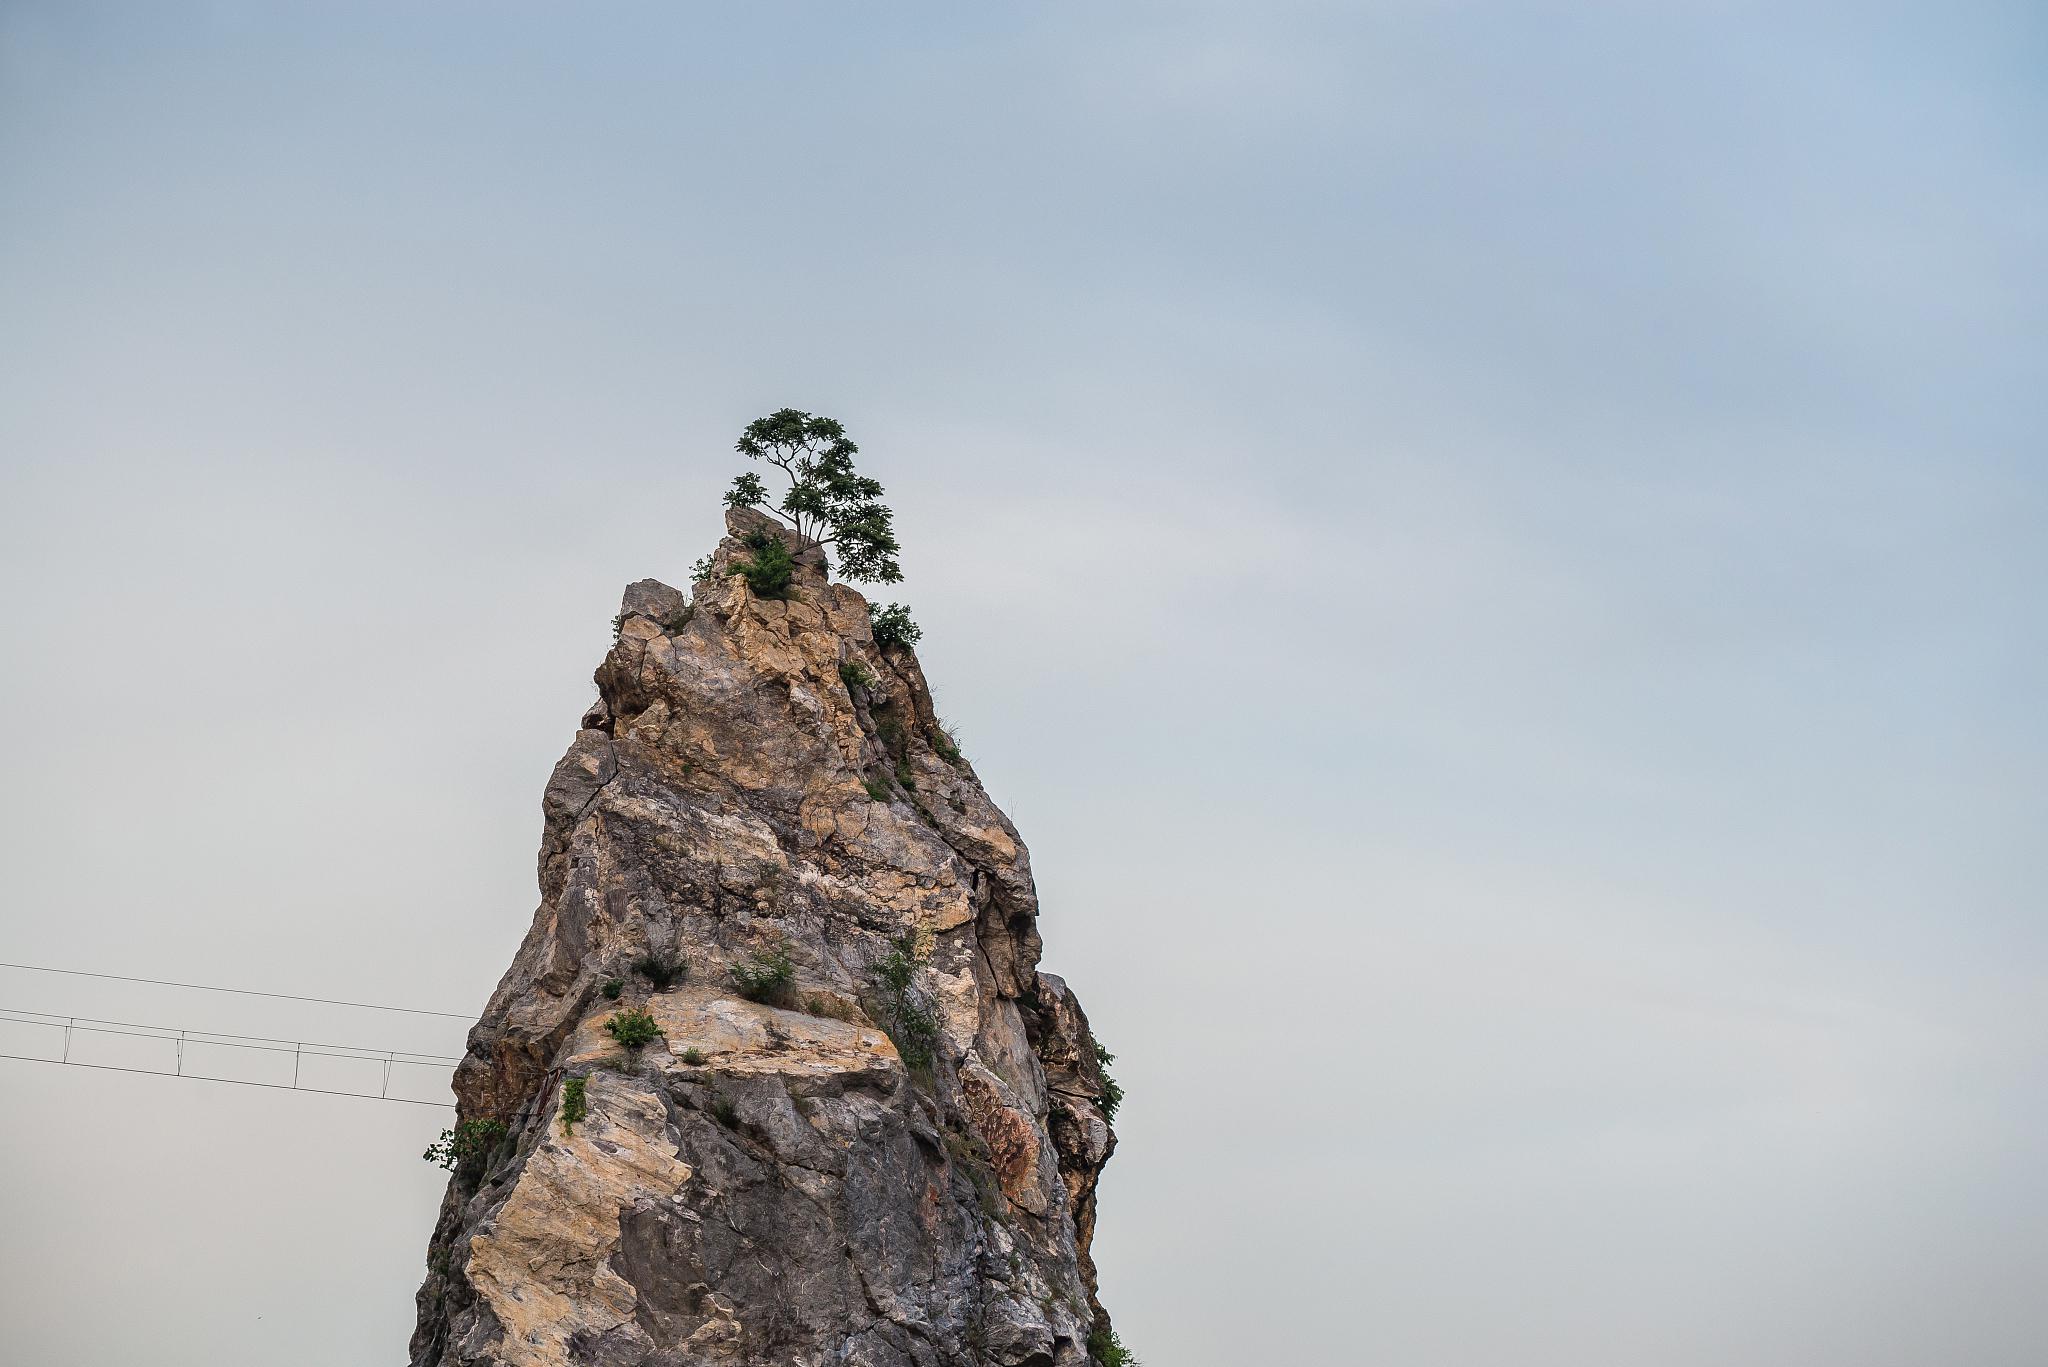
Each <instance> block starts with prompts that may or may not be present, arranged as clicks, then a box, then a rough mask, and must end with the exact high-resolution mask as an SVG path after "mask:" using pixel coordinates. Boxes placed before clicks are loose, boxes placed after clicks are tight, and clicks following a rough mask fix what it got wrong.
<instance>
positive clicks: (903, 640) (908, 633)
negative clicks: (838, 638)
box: [868, 603, 924, 646]
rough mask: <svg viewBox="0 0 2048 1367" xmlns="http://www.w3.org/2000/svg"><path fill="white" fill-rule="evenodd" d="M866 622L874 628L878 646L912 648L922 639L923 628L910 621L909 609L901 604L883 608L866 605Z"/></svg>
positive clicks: (892, 604)
mask: <svg viewBox="0 0 2048 1367" xmlns="http://www.w3.org/2000/svg"><path fill="white" fill-rule="evenodd" d="M868 621H869V622H870V623H871V624H872V625H873V627H874V632H875V644H876V645H878V646H914V645H916V644H917V643H918V642H919V641H920V640H922V639H924V628H923V627H921V626H919V625H918V624H917V623H915V622H913V621H911V620H910V609H909V608H907V607H904V606H903V604H901V603H891V604H889V606H888V607H885V608H878V607H876V606H875V605H874V604H873V603H870V604H868Z"/></svg>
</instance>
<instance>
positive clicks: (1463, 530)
mask: <svg viewBox="0 0 2048 1367" xmlns="http://www.w3.org/2000/svg"><path fill="white" fill-rule="evenodd" d="M2044 41H2048V20H2044V18H2043V12H2042V10H2041V9H2040V7H2039V6H2038V5H2036V4H2010V5H1998V4H1978V3H1970V2H1969V0H1956V2H1952V3H1943V4H1922V5H1897V4H1885V3H1878V4H1870V3H1863V4H1846V3H1843V4H1832V5H1814V4H1801V3H1796V2H1794V3H1787V0H1772V2H1771V3H1755V4H1744V3H1732V2H1731V3H1716V2H1715V0H1697V2H1696V3H1685V4H1679V3H1670V4H1660V3H1654V0H1611V2H1610V3H1600V2H1599V0H1595V2H1594V3H1586V2H1585V0H1577V2H1576V3H1556V4H1545V3H1528V4H1516V3H1494V4H1463V3H1456V2H1455V0H1434V2H1432V0H1399V2H1397V3H1387V4H1353V5H1341V4H1315V3H1293V2H1291V0H1259V3H1245V4H1242V5H1226V4H1212V3H1199V0H1178V2H1177V3H1147V2H1145V0H1125V2H1124V3H1118V4H1083V3H1065V2H1064V0H1053V2H1051V3H1028V4H1024V3H1002V4H974V5H962V4H958V3H944V4H919V5H912V4H892V3H875V4H858V5H856V4H827V3H812V4H808V5H789V4H747V5H739V4H718V5H683V4H668V3H662V4H646V5H626V4H609V5H601V6H564V5H555V4H538V3H536V4H507V3H490V4H484V3H435V4H420V3H406V4H364V3H349V4H341V3H330V4H323V5H299V4H281V3H269V4H241V3H212V4H181V3H169V2H168V0H147V3H138V4H135V5H131V6H114V5H105V4H95V3H77V0H65V2H64V3H57V0H47V2H38V0H6V2H5V3H0V462H4V472H0V575H4V594H0V658H4V660H5V661H6V666H5V669H4V672H0V749H4V752H5V753H6V755H7V756H8V766H7V767H8V771H9V774H10V781H9V782H7V783H6V784H5V785H4V789H0V858H4V866H5V868H6V869H7V870H8V873H9V879H8V887H7V894H6V898H5V908H4V911H0V960H7V961H10V962H25V963H31V964H43V965H55V966H59V967H69V968H83V969H93V970H98V971H103V972H111V973H121V974H130V975H141V976H151V977H163V978H174V979H184V980H191V981H197V982H202V983H217V984H226V985H229V986H242V987H255V988H263V989H267V990H272V991H281V992H286V993H295V994H302V995H315V996H333V997H345V998H350V999H359V1000H367V1001H372V1002H385V1003H396V1004H400V1005H411V1006H417V1007H426V1008H431V1009H437V1010H445V1011H451V1012H458V1013H462V1014H464V1015H473V1014H474V1013H475V1012H476V1011H477V1010H478V1009H479V1008H480V1006H481V1004H482V1002H483V1000H484V997H485V995H486V994H487V992H488V991H489V989H490V988H491V986H492V985H493V984H494V983H495V981H496V979H497V977H498V975H499V973H500V972H501V971H502V970H503V968H504V967H505V965H506V963H507V962H508V961H509V959H510V956H511V954H512V951H513V948H514V946H515V945H516V943H517V942H518V940H519V938H520V936H521V934H522V933H523V932H524V930H525V928H526V926H527V923H528V921H529V918H530V916H531V913H532V910H533V904H534V901H535V898H536V891H535V888H534V874H533V867H534V852H535V847H536V844H537V841H538V836H539V829H540V811H539V803H540V791H541V785H542V783H543V782H544V781H545V779H546V776H547V774H548V771H549V769H550V767H551V766H552V765H553V763H554V761H555V759H556V758H557V757H558V756H559V755H560V753H561V751H562V750H563V748H564V747H565V746H566V745H567V743H568V741H569V739H570V737H571V735H572V733H573V730H574V727H575V724H576V719H577V716H578V715H579V713H580V712H581V711H582V710H583V708H584V706H585V705H586V703H587V702H588V701H589V699H590V698H591V696H592V695H593V690H592V686H591V683H590V672H591V669H592V668H593V667H594V666H595V665H596V663H597V661H598V659H599V658H600V656H601V654H602V652H603V650H604V648H605V646H606V644H607V641H608V632H609V625H608V624H609V619H610V618H611V615H612V613H613V612H615V611H616V610H617V609H616V604H617V600H618V592H619V589H620V587H621V586H622V585H623V584H624V583H625V582H627V581H628V580H631V579H636V578H639V577H642V576H645V575H654V576H659V577H662V578H666V579H667V580H669V581H670V582H672V583H681V582H683V581H684V580H685V579H686V578H687V571H688V566H689V565H690V563H691V562H692V561H693V560H695V559H696V558H697V557H698V556H699V555H701V554H702V553H703V552H704V551H705V550H706V549H708V548H709V546H710V544H711V542H712V541H713V539H714V538H715V537H716V535H717V532H718V509H717V499H718V494H719V491H720V490H721V488H722V487H723V486H724V484H725V483H726V482H727V481H728V480H729V479H730V477H731V476H732V474H733V473H735V472H736V470H737V469H739V468H740V467H741V466H742V464H743V462H741V461H740V460H739V458H738V457H736V456H735V455H733V453H732V451H731V443H732V441H733V439H734V437H735V436H736V434H737V430H738V428H739V427H740V426H741V425H742V424H743V423H745V422H746V421H747V420H749V419H750V418H753V417H755V416H758V415H759V414H761V413H763V412H766V411H767V410H769V409H772V408H776V407H780V406H783V405H794V406H797V407H803V408H809V409H813V410H816V411H821V412H825V413H829V414H832V415H834V416H837V417H839V418H841V419H843V420H844V421H845V422H846V423H847V424H848V426H849V427H850V429H851V431H852V433H853V435H854V436H855V438H856V439H857V440H859V441H860V442H861V444H862V447H863V462H864V464H865V465H866V467H867V468H868V469H869V470H870V471H871V472H872V473H873V474H874V475H876V476H877V477H879V478H880V479H882V480H883V481H885V482H886V483H887V485H888V487H889V492H890V494H891V495H892V502H893V503H894V504H895V506H896V508H897V510H898V515H899V525H900V531H901V534H902V538H903V541H904V545H905V552H904V556H903V559H904V564H905V567H906V570H907V573H908V578H907V580H906V582H905V583H904V584H903V585H902V586H900V592H891V593H889V594H887V595H886V596H889V597H900V598H902V599H903V600H904V601H907V602H909V603H910V604H912V605H913V607H914V609H915V611H916V614H917V616H918V619H919V620H920V621H921V622H922V623H923V625H924V627H925V630H926V635H925V641H924V645H923V647H922V652H921V653H922V656H923V659H924V663H925V667H926V670H927V672H928V674H929V675H930V677H931V680H932V682H933V685H934V687H935V689H936V691H937V693H938V697H939V701H940V707H941V710H942V711H943V712H944V713H945V714H946V715H947V716H948V717H949V718H951V719H952V720H953V721H955V722H956V723H957V726H958V729H959V731H960V734H961V736H962V740H963V742H964V745H965V747H966V749H967V751H968V752H969V754H970V755H971V756H972V757H973V759H974V761H975V763H976V766H977V768H978V769H979V771H980V773H981V774H982V776H983V777H984V779H985V781H986V782H987V784H988V787H989V789H990V791H991V793H992V795H993V796H994V797H995V798H996V800H997V801H999V802H1001V803H1002V804H1004V805H1005V807H1006V808H1007V809H1008V810H1009V812H1010V813H1011V815H1012V816H1013V817H1014V818H1015V819H1016V820H1017V823H1018V824H1019V826H1020V827H1021V828H1022V830H1023V833H1024V835H1025V838H1026V839H1027V840H1028V841H1029V842H1030V844H1031V846H1032V849H1033V851H1034V854H1035V861H1036V866H1037V870H1038V876H1039V881H1040V890H1041V893H1042V895H1043V900H1044V908H1045V910H1044V921H1043V930H1044V936H1045V944H1046V958H1045V967H1046V968H1048V969H1050V970H1051V971H1053V972H1056V973H1060V974H1062V975H1064V976H1066V977H1067V978H1068V979H1069V981H1070V982H1072V983H1073V985H1074V986H1075V988H1076V990H1077V991H1078V992H1079V993H1080V995H1081V997H1082V999H1083V1001H1084V1002H1085V1004H1086V1006H1087V1007H1088V1009H1089V1011H1090V1013H1091V1014H1092V1016H1093V1017H1094V1020H1095V1022H1096V1025H1097V1027H1098V1031H1099V1033H1100V1034H1101V1036H1102V1037H1103V1039H1104V1040H1105V1041H1106V1042H1107V1043H1108V1045H1109V1046H1110V1047H1111V1048H1112V1049H1114V1050H1115V1051H1116V1052H1117V1054H1118V1058H1119V1063H1118V1067H1117V1073H1118V1075H1119V1077H1120V1078H1121V1079H1122V1080H1123V1082H1124V1084H1125V1086H1126V1087H1127V1089H1128V1091H1129V1094H1130V1100H1129V1101H1128V1103H1127V1105H1126V1108H1125V1111H1124V1113H1123V1115H1122V1117H1121V1118H1120V1122H1119V1128H1120V1129H1121V1131H1122V1134H1123V1143H1122V1148H1121V1149H1120V1151H1119V1153H1118V1155H1117V1157H1116V1159H1115V1161H1114V1162H1113V1163H1112V1165H1111V1167H1110V1169H1109V1171H1108V1174H1107V1176H1106V1179H1105V1183H1104V1188H1103V1195H1102V1202H1103V1204H1102V1212H1103V1213H1102V1222H1101V1226H1100V1229H1099V1232H1098V1240H1097V1249H1098V1256H1099V1260H1100V1263H1101V1267H1102V1278H1103V1295H1104V1298H1105V1300H1106V1301H1107V1303H1108V1304H1109V1305H1110V1307H1111V1308H1112V1310H1113V1311H1114V1313H1115V1315H1116V1318H1117V1323H1118V1325H1119V1326H1120V1327H1121V1329H1122V1331H1123V1336H1124V1339H1125V1341H1126V1342H1127V1343H1128V1344H1129V1345H1130V1347H1131V1348H1132V1349H1133V1350H1134V1351H1136V1352H1137V1353H1138V1354H1139V1355H1141V1356H1142V1357H1144V1358H1145V1360H1146V1361H1147V1362H1148V1363H1150V1364H1152V1367H1243V1365H1244V1364H1248V1363H1259V1362H1273V1363H1282V1362H1285V1363H1299V1364H1339V1363H1371V1364H1386V1365H1387V1367H1498V1365H1499V1364H1503V1363H1512V1364H1514V1365H1515V1367H1587V1365H1588V1364H1607V1363H1616V1364H1619V1363H1631V1364H1654V1365H1655V1367H1953V1365H1954V1364H1959V1363H1966V1364H1969V1367H2038V1364H2039V1363H2040V1361H2041V1353H2042V1344H2043V1343H2044V1342H2048V1299H2044V1298H2043V1296H2042V1295H2041V1288H2042V1286H2043V1284H2044V1282H2048V982H2044V976H2048V974H2044V968H2048V958H2044V951H2048V919H2044V916H2043V891H2044V888H2048V853H2044V851H2048V841H2044V839H2043V834H2042V833H2043V830H2044V827H2048V779H2044V774H2048V726H2044V721H2043V715H2042V698H2043V695H2044V691H2048V650H2044V640H2048V631H2044V625H2048V623H2044V611H2043V607H2042V589H2043V585H2044V582H2048V541H2044V537H2043V534H2042V528H2043V517H2044V513H2048V471H2044V463H2043V436H2044V429H2048V422H2044V419H2048V398H2044V395H2048V375H2044V365H2043V362H2044V359H2048V342H2044V337H2048V332H2044V327H2048V309H2044V304H2048V283H2044V282H2048V272H2044V270H2043V268H2042V267H2043V262H2042V252H2041V245H2042V242H2043V240H2044V233H2048V194H2044V191H2048V167H2044V155H2043V154H2044V149H2048V142H2044V128H2043V119H2042V114H2043V99H2042V90H2043V87H2042V84H2041V72H2042V63H2043V60H2044ZM0 1006H6V1007H13V1008H28V1009H32V1010H41V1011H51V1012H56V1013H59V1014H63V1015H75V1014H84V1015H93V1016H100V1017H106V1018H111V1019H116V1020H127V1021H138V1022H144V1023H150V1024H163V1025H169V1026H174V1027H182V1028H190V1029H208V1030H216V1031H233V1032H237V1033H240V1034H248V1035H263V1036H280V1037H283V1038H287V1039H292V1040H299V1039H307V1038H311V1039H315V1040H320V1041H325V1042H338V1043H344V1044H356V1045H364V1046H370V1047H374V1048H379V1049H391V1048H405V1049H414V1050H424V1051H427V1052H442V1053H452V1052H455V1051H456V1049H457V1048H459V1044H460V1039H461V1033H462V1029H463V1023H462V1022H461V1021H458V1020H449V1019H438V1018H433V1017H424V1016H420V1017H405V1016H396V1015H390V1014H383V1013H365V1012H353V1011H342V1010H333V1009H327V1008H319V1009H315V1008H310V1007H304V1008H302V1007H294V1006H291V1005H289V1004H287V1003H281V1002H273V1001H265V1000H260V999H251V998H236V997H225V996H208V995H203V994H195V993H186V992H176V991H171V990H168V989H153V988H144V987H139V986H121V985H115V984H104V983H92V982H87V981H84V980H71V979H62V978H53V977H48V976H46V975H34V974H27V973H22V972H19V971H14V970H0ZM31 1043H33V1044H34V1046H35V1048H37V1049H47V1048H49V1047H50V1032H47V1031H44V1032H40V1033H39V1034H38V1032H33V1031H28V1030H27V1028H26V1027H19V1026H0V1052H15V1053H20V1052H33V1051H34V1050H33V1049H31V1048H29V1047H28V1046H29V1045H30V1044H31ZM93 1047H95V1048H101V1049H105V1050H106V1051H107V1052H105V1053H104V1054H98V1055H94V1057H98V1058H102V1059H105V1060H107V1061H121V1059H122V1058H123V1057H125V1058H126V1061H128V1062H130V1063H135V1064H137V1065H140V1064H142V1063H145V1062H146V1063H149V1064H151V1065H152V1066H153V1065H154V1064H155V1063H157V1062H159V1061H162V1056H161V1053H160V1046H157V1045H153V1044H149V1043H147V1042H141V1041H128V1040H119V1039H112V1040H105V1039H103V1040H100V1041H99V1042H98V1043H96V1044H95V1045H94V1046H93ZM120 1049H129V1050H130V1053H129V1054H128V1055H126V1056H122V1055H120V1054H119V1050H120ZM151 1050H159V1053H158V1054H151V1053H150V1051H151ZM145 1056H147V1057H145ZM0 1087H4V1089H5V1095H6V1096H7V1098H8V1100H7V1103H6V1105H5V1108H4V1109H5V1113H6V1116H7V1123H6V1124H5V1125H0V1184H4V1186H0V1192H4V1208H5V1211H6V1217H5V1219H0V1266H4V1274H0V1323H4V1324H5V1325H6V1326H7V1329H6V1335H7V1349H6V1350H5V1353H6V1355H7V1356H9V1357H10V1358H11V1359H12V1360H18V1361H20V1362H22V1363H24V1364H27V1363H33V1364H36V1367H133V1364H137V1363H149V1364H151V1367H275V1364H278V1363H285V1362H289V1363H292V1364H294V1367H362V1364H369V1363H380V1362H397V1361H401V1360H402V1357H403V1350H404V1342H405V1338H406V1335H407V1334H408V1332H409V1330H410V1326H411V1320H412V1304H411V1297H412V1293H413V1290H414V1288H415V1287H416V1285H417V1284H418V1282H419V1280H420V1277H421V1275H422V1263H423V1258H424V1251H425V1248H426V1242H427V1236H428V1232H429V1228H430V1226H431V1224H432V1220H433V1215H434V1209H435V1203H436V1201H437V1199H438V1196H439V1191H440V1182H439V1180H438V1179H439V1177H440V1176H441V1174H440V1173H439V1171H438V1170H437V1169H432V1168H430V1167H428V1166H427V1165H426V1164H424V1163H422V1162H421V1161H420V1158H419V1153H420V1150H421V1149H422V1148H423V1147H424V1146H425V1145H426V1143H427V1142H428V1141H429V1140H430V1139H431V1138H432V1136H433V1134H434V1133H435V1131H437V1130H438V1129H439V1128H440V1127H441V1125H443V1124H445V1123H447V1122H446V1120H445V1118H444V1115H445V1113H443V1112H439V1111H435V1110H431V1109H427V1108H419V1107H409V1106H398V1105H383V1104H378V1103H375V1102H370V1101H355V1100H345V1099H339V1098H331V1097H321V1096H307V1095H293V1094H292V1093H289V1092H276V1091H261V1090H257V1089H253V1088H237V1087H229V1086H223V1085H218V1084H208V1083H202V1082H191V1081H176V1080H167V1079H155V1078H147V1077H136V1076H132V1075H129V1074H122V1073H111V1072H85V1071H83V1070H78V1069H69V1068H57V1067H53V1066H47V1065H43V1064H36V1063H27V1062H5V1061H0ZM432 1090H433V1089H432V1088H431V1087H430V1088H429V1089H428V1091H429V1092H431V1091H432Z"/></svg>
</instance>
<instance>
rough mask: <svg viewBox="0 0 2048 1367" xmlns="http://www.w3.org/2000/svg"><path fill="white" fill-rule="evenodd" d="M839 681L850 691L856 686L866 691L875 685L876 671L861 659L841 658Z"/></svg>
mask: <svg viewBox="0 0 2048 1367" xmlns="http://www.w3.org/2000/svg"><path fill="white" fill-rule="evenodd" d="M839 682H841V683H843V684H845V685H846V688H847V691H848V692H849V693H850V692H852V691H853V690H854V689H856V688H858V689H860V690H861V691H862V692H863V693H865V692H867V691H869V690H870V689H872V688H873V687H874V686H875V672H874V671H873V670H872V669H869V668H868V667H867V666H866V665H864V664H862V663H861V662H860V661H859V660H841V661H840V662H839Z"/></svg>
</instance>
